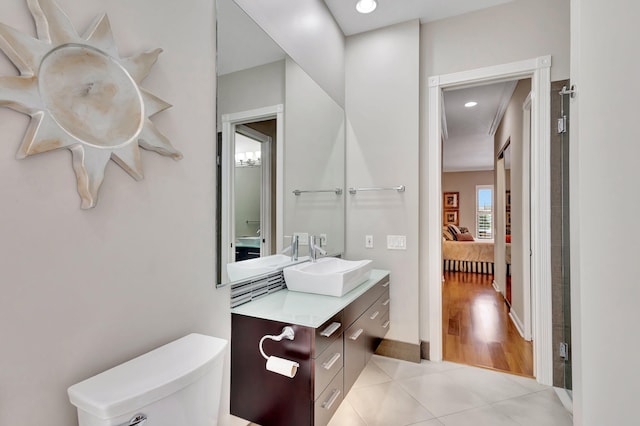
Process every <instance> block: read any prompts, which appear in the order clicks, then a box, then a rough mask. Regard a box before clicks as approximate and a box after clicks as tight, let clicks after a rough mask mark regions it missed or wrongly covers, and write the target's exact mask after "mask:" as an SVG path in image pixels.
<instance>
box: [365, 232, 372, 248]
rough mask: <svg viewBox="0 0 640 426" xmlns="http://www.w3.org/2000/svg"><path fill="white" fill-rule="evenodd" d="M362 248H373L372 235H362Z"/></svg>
mask: <svg viewBox="0 0 640 426" xmlns="http://www.w3.org/2000/svg"><path fill="white" fill-rule="evenodd" d="M364 248H373V235H365V236H364Z"/></svg>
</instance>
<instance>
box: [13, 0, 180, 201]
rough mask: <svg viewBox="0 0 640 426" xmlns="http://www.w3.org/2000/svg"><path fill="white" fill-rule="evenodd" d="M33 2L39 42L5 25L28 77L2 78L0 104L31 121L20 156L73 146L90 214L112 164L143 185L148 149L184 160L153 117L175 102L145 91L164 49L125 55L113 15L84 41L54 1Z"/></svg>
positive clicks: (20, 68) (22, 74)
mask: <svg viewBox="0 0 640 426" xmlns="http://www.w3.org/2000/svg"><path fill="white" fill-rule="evenodd" d="M27 4H28V7H29V10H30V11H31V14H32V15H33V19H34V21H35V24H36V30H37V34H38V38H33V37H31V36H29V35H26V34H22V33H20V32H19V31H17V30H15V29H13V28H11V27H9V26H7V25H5V24H2V23H0V49H2V51H3V52H4V53H5V54H6V55H7V57H8V58H9V59H10V60H11V62H13V64H14V65H15V66H16V68H17V69H18V71H19V72H20V76H10V77H6V76H3V77H0V106H5V107H9V108H12V109H14V110H16V111H18V112H21V113H24V114H27V115H29V116H31V122H30V124H29V127H28V129H27V132H26V135H25V137H24V140H23V141H22V144H21V146H20V149H19V151H18V154H17V158H18V159H23V158H25V157H28V156H30V155H35V154H40V153H43V152H48V151H52V150H55V149H59V148H67V149H69V150H70V151H71V153H72V157H73V169H74V171H75V174H76V178H77V181H78V192H79V193H80V198H81V199H82V205H81V206H82V208H83V209H89V208H92V207H95V205H96V201H97V198H98V190H99V189H100V185H101V184H102V180H103V179H104V171H105V167H106V166H107V163H108V162H109V160H110V159H112V160H113V161H115V162H116V164H118V165H119V166H120V167H122V168H123V169H124V170H125V171H126V172H127V173H129V175H131V176H132V177H133V178H134V179H136V180H140V179H142V177H143V174H142V164H141V161H140V147H142V148H144V149H147V150H151V151H155V152H157V153H159V154H162V155H166V156H170V157H172V158H174V159H176V160H179V159H180V158H182V154H180V152H178V151H177V150H176V149H175V148H174V147H173V146H172V145H171V143H170V142H169V140H168V139H167V138H166V137H165V136H164V135H162V134H161V133H160V132H159V131H158V130H157V128H156V127H155V126H154V124H153V123H152V122H151V120H150V119H149V117H151V116H153V115H154V114H157V113H158V112H160V111H163V110H165V109H167V108H169V107H170V106H171V105H169V104H168V103H166V102H165V101H163V100H161V99H160V98H158V97H156V96H154V95H152V94H151V93H149V92H147V91H146V90H144V89H142V88H141V87H140V86H139V85H140V82H141V81H142V80H144V78H145V77H146V76H147V75H148V74H149V72H150V71H151V67H152V66H153V65H154V64H155V62H156V60H157V59H158V55H159V54H160V52H162V49H155V50H152V51H149V52H145V53H141V54H138V55H136V56H133V57H130V58H120V56H119V55H118V51H117V49H116V46H115V42H114V39H113V34H112V32H111V26H110V24H109V19H108V18H107V15H106V14H103V15H102V16H99V17H98V18H97V19H96V20H95V21H94V23H93V24H92V25H91V26H90V27H89V29H88V30H87V32H86V33H85V34H83V35H82V36H80V35H78V33H77V32H76V30H75V29H74V27H73V25H72V24H71V22H70V20H69V18H68V17H67V16H66V15H65V14H64V12H63V11H62V10H61V9H60V7H59V6H58V5H57V4H56V3H55V2H54V1H52V0H27Z"/></svg>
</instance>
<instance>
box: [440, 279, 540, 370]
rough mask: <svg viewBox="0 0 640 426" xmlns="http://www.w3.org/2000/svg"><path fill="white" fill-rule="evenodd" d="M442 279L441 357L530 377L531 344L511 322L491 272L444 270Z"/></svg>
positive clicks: (531, 365)
mask: <svg viewBox="0 0 640 426" xmlns="http://www.w3.org/2000/svg"><path fill="white" fill-rule="evenodd" d="M444 279H445V281H444V283H443V286H442V303H443V306H442V317H443V318H442V327H443V330H442V334H443V336H444V342H443V351H444V352H443V355H444V359H445V360H446V361H452V362H458V363H462V364H469V365H475V366H478V367H485V368H491V369H496V370H502V371H506V372H509V373H514V374H519V375H523V376H529V377H533V344H532V342H527V341H525V340H524V339H523V338H522V337H520V334H519V333H518V330H517V329H516V328H515V326H514V325H513V323H512V322H511V319H510V318H509V310H508V307H507V305H506V303H505V301H504V299H503V297H502V296H501V295H500V293H498V292H496V291H495V290H494V288H493V286H492V285H491V282H492V281H493V275H488V274H475V273H470V272H445V273H444Z"/></svg>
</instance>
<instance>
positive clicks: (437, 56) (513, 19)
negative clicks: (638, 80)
mask: <svg viewBox="0 0 640 426" xmlns="http://www.w3.org/2000/svg"><path fill="white" fill-rule="evenodd" d="M548 54H551V55H552V67H551V77H552V80H556V79H561V78H567V77H568V75H569V62H568V58H569V0H536V1H527V0H517V1H514V2H512V3H507V4H505V5H502V6H496V7H493V8H490V9H486V10H482V11H478V12H472V13H468V14H465V15H461V16H458V17H453V18H449V19H443V20H441V21H437V22H432V23H427V24H423V25H422V26H421V39H420V73H421V79H420V143H421V147H424V148H421V150H420V178H419V183H420V200H421V201H420V217H426V212H427V210H428V209H429V206H428V205H427V190H428V185H429V179H428V173H427V167H426V165H427V164H428V159H429V158H428V153H427V149H426V146H425V144H426V143H427V141H428V137H429V87H428V82H427V78H428V77H429V76H434V75H441V74H447V73H452V72H458V71H465V70H470V69H476V68H480V67H485V66H490V65H497V64H504V63H509V62H514V61H520V60H524V59H530V58H534V57H537V56H542V55H548ZM427 228H428V227H427V223H425V222H421V223H420V227H419V228H415V230H414V231H415V232H419V235H420V241H425V243H423V244H421V245H420V261H421V265H425V266H424V267H421V268H420V283H421V286H420V289H421V290H420V292H419V294H418V293H416V294H414V295H413V297H419V298H420V312H421V317H420V335H421V338H422V340H426V341H428V340H429V294H428V276H429V275H428V274H429V271H428V269H427V267H426V264H427V255H428V252H429V247H427V244H426V241H427V238H428V230H427Z"/></svg>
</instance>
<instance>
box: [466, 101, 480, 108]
mask: <svg viewBox="0 0 640 426" xmlns="http://www.w3.org/2000/svg"><path fill="white" fill-rule="evenodd" d="M476 105H478V103H477V102H476V101H471V102H467V103H466V104H464V106H466V107H467V108H473V107H474V106H476Z"/></svg>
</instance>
